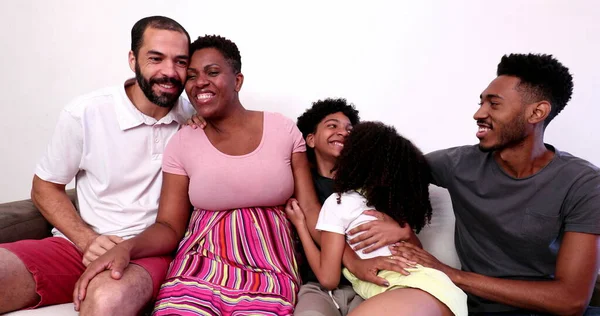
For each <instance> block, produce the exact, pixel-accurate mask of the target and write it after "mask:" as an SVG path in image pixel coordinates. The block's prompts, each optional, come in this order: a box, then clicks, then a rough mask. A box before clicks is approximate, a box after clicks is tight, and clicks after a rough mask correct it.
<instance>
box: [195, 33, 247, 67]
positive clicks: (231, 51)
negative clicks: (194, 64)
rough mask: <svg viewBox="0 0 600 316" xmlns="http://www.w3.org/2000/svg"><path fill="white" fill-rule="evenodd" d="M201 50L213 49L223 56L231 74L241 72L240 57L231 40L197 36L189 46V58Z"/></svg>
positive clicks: (217, 36)
mask: <svg viewBox="0 0 600 316" xmlns="http://www.w3.org/2000/svg"><path fill="white" fill-rule="evenodd" d="M203 48H214V49H216V50H218V51H219V53H221V55H223V57H224V58H225V60H226V61H227V63H228V64H229V66H230V67H231V69H232V70H233V73H235V74H239V73H240V72H241V71H242V56H241V55H240V51H239V50H238V47H237V45H235V43H234V42H232V41H231V40H229V39H227V38H225V37H222V36H219V35H204V36H199V37H198V38H197V39H196V40H195V41H194V42H193V43H192V45H190V58H191V56H192V55H193V54H194V52H195V51H197V50H200V49H203Z"/></svg>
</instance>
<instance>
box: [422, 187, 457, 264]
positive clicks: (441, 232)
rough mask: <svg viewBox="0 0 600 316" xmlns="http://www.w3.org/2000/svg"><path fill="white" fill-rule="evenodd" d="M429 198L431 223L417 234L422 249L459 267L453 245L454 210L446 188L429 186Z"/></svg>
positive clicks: (442, 260) (446, 262)
mask: <svg viewBox="0 0 600 316" xmlns="http://www.w3.org/2000/svg"><path fill="white" fill-rule="evenodd" d="M429 199H430V201H431V207H432V209H433V211H432V215H431V223H430V224H428V225H426V226H425V227H424V228H423V229H422V230H421V232H419V234H418V235H417V236H418V237H419V239H420V240H421V243H422V244H423V249H425V250H427V251H428V252H429V253H431V254H432V255H434V256H435V257H436V258H438V259H439V260H440V261H441V262H443V263H445V264H447V265H449V266H451V267H454V268H457V269H460V261H459V260H458V255H457V254H456V247H455V246H454V221H455V218H454V210H453V209H452V200H451V199H450V194H449V193H448V190H446V189H444V188H442V187H438V186H435V185H430V186H429Z"/></svg>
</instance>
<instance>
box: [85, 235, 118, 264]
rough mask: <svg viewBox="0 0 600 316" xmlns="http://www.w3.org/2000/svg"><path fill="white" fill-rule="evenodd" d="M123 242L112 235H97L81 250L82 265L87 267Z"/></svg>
mask: <svg viewBox="0 0 600 316" xmlns="http://www.w3.org/2000/svg"><path fill="white" fill-rule="evenodd" d="M122 241H123V238H121V237H119V236H114V235H98V236H97V237H96V238H94V239H92V240H91V241H90V242H89V243H88V245H87V246H86V248H85V249H84V250H83V260H82V262H83V265H84V266H86V267H87V266H89V265H90V263H92V262H93V261H94V260H96V259H98V257H100V256H102V255H103V254H105V253H106V252H107V251H109V250H111V249H112V248H113V247H114V246H116V245H118V244H119V243H121V242H122Z"/></svg>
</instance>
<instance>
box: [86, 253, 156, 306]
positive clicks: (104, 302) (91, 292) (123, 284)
mask: <svg viewBox="0 0 600 316" xmlns="http://www.w3.org/2000/svg"><path fill="white" fill-rule="evenodd" d="M152 289H153V287H152V278H151V277H150V274H149V273H148V272H146V270H144V268H142V267H140V266H138V265H135V264H131V265H129V266H128V267H127V268H126V269H125V272H124V273H123V277H122V278H121V279H120V280H115V279H113V278H112V277H111V276H110V271H104V272H102V273H101V274H99V275H98V276H96V277H95V278H94V279H92V281H91V282H90V284H89V285H88V289H87V294H86V296H85V299H84V300H83V301H82V302H81V315H136V314H137V313H138V312H139V311H140V310H141V309H142V308H143V307H144V306H145V305H146V304H147V303H148V301H149V300H150V298H151V297H152Z"/></svg>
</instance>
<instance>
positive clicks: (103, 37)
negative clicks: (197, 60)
mask: <svg viewBox="0 0 600 316" xmlns="http://www.w3.org/2000/svg"><path fill="white" fill-rule="evenodd" d="M354 3H355V2H351V1H325V0H321V1H297V2H294V3H293V4H292V3H291V2H288V1H270V2H265V1H257V0H253V1H199V0H189V1H183V0H180V1H167V0H165V1H157V0H155V1H148V0H135V1H131V0H128V1H117V0H108V1H75V0H73V1H67V0H49V1H42V0H39V1H35V0H2V1H0V26H1V29H2V31H1V32H0V42H1V43H2V48H1V49H0V57H1V58H0V69H1V71H2V74H1V75H0V91H1V92H2V97H1V101H0V102H1V103H0V104H1V105H0V111H1V112H0V113H1V114H2V121H1V123H0V152H1V155H0V202H7V201H12V200H16V199H21V198H26V197H28V196H29V190H30V182H31V177H32V174H33V170H34V167H35V164H36V162H37V160H38V159H39V158H40V156H41V155H42V153H43V151H44V150H45V146H46V144H47V141H48V140H49V138H50V135H51V133H52V131H53V129H54V125H55V123H56V120H57V118H58V114H59V111H60V110H61V108H62V107H63V106H64V105H65V104H66V103H67V102H68V101H69V100H70V99H72V98H74V97H75V96H77V95H79V94H82V93H86V92H89V91H92V90H94V89H96V88H100V87H104V86H108V85H114V84H119V83H121V82H122V81H123V80H124V79H125V78H127V77H129V76H132V73H131V72H130V70H129V68H128V65H127V53H128V50H129V45H130V43H129V41H130V39H129V32H130V29H131V27H132V26H133V24H134V23H135V21H137V20H138V19H140V18H142V17H144V16H148V15H155V14H160V15H166V16H169V17H172V18H174V19H175V20H177V21H179V22H180V23H181V24H182V25H183V26H185V27H186V28H187V30H188V31H189V33H190V34H191V35H192V38H195V37H196V36H198V35H204V34H207V33H208V34H220V35H223V36H226V37H228V38H230V39H232V40H233V41H235V42H236V43H237V44H238V46H239V48H240V50H241V52H242V62H243V67H242V70H243V72H244V74H245V77H246V82H245V85H244V88H243V90H242V95H241V98H242V103H243V104H244V105H245V106H246V107H248V108H253V109H265V110H272V111H279V112H282V113H284V114H286V115H288V116H290V117H294V118H295V117H297V116H298V115H299V114H300V113H302V111H303V110H304V109H305V108H307V107H308V106H309V105H310V103H311V102H312V101H315V100H317V99H319V98H325V97H346V98H347V99H348V100H350V101H352V102H354V103H355V104H356V105H357V107H358V108H359V109H360V111H361V114H362V115H361V116H362V118H363V119H367V120H382V121H384V122H387V123H390V124H394V125H395V126H396V127H397V128H398V130H399V131H400V132H402V133H403V134H404V135H406V136H407V137H409V138H411V139H412V140H413V141H415V142H416V143H417V144H418V145H419V146H420V147H421V148H422V149H423V151H426V152H427V151H431V150H434V149H438V148H444V147H449V146H454V145H461V144H471V143H475V142H476V138H475V136H474V135H475V130H476V126H475V122H474V121H473V120H472V115H473V113H474V111H475V110H476V108H477V103H478V101H479V100H478V96H479V94H480V93H481V91H482V90H483V89H484V88H485V87H486V86H487V84H488V83H489V81H490V80H492V79H493V78H494V77H495V75H494V73H495V69H496V65H497V63H498V62H499V60H500V57H501V56H502V55H503V54H505V53H510V52H525V53H526V52H543V53H552V54H554V55H555V56H556V57H557V58H558V59H559V60H560V61H562V62H563V63H564V64H565V65H567V66H568V67H570V69H571V71H572V73H573V74H574V77H575V93H574V96H573V99H572V101H571V102H570V103H569V105H568V106H567V107H566V108H565V110H564V111H563V113H561V114H560V115H559V116H558V117H557V118H556V119H555V121H554V122H553V123H552V124H550V126H549V128H548V130H547V133H546V141H547V142H549V143H552V144H554V145H556V146H557V147H558V148H559V149H562V150H566V151H569V152H571V153H573V154H575V155H579V156H581V157H583V158H586V159H588V160H590V161H592V162H593V163H595V164H596V165H600V149H599V146H598V145H599V143H598V140H599V137H598V136H597V135H596V126H595V124H597V120H598V118H599V117H600V110H599V105H598V104H597V100H598V99H600V73H599V71H598V70H600V61H599V60H600V59H599V57H598V56H600V44H599V43H600V36H599V35H600V22H598V21H600V2H597V1H593V0H590V1H575V0H570V1H562V0H555V1H539V0H536V1H533V0H529V1H523V0H503V1H478V0H473V1H457V0H454V1H425V0H419V1H389V2H387V1H373V0H371V1H361V2H360V4H358V3H359V2H356V4H354Z"/></svg>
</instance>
